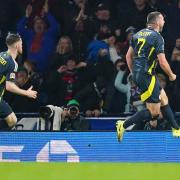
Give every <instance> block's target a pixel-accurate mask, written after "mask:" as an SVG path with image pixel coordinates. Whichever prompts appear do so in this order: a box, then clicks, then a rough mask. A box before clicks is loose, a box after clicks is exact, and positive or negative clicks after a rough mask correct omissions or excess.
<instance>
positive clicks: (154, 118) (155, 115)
mask: <svg viewBox="0 0 180 180" xmlns="http://www.w3.org/2000/svg"><path fill="white" fill-rule="evenodd" d="M151 115H152V120H157V119H158V118H159V115H160V112H158V111H157V112H153V113H152V114H151Z"/></svg>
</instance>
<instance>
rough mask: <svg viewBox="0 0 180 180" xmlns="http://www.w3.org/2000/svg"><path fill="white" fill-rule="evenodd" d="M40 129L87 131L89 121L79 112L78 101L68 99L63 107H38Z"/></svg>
mask: <svg viewBox="0 0 180 180" xmlns="http://www.w3.org/2000/svg"><path fill="white" fill-rule="evenodd" d="M39 113H40V119H41V130H50V131H65V132H67V131H88V130H89V129H90V125H89V121H88V120H86V119H85V118H84V117H83V116H82V115H80V112H79V102H78V101H77V100H75V99H71V100H70V101H68V103H67V105H65V107H58V106H54V105H47V106H42V107H40V109H39Z"/></svg>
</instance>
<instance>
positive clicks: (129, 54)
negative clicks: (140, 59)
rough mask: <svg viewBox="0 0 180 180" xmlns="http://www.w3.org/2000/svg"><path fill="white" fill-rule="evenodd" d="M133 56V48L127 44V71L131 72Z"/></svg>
mask: <svg viewBox="0 0 180 180" xmlns="http://www.w3.org/2000/svg"><path fill="white" fill-rule="evenodd" d="M133 56H134V50H133V48H132V47H131V46H129V49H128V51H127V54H126V61H127V65H128V68H129V71H130V72H131V73H132V61H133Z"/></svg>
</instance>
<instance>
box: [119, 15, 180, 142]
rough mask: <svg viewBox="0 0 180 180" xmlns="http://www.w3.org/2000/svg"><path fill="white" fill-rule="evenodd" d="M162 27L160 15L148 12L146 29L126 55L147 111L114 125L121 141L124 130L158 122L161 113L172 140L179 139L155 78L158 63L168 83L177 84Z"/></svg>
mask: <svg viewBox="0 0 180 180" xmlns="http://www.w3.org/2000/svg"><path fill="white" fill-rule="evenodd" d="M163 26H164V17H163V15H162V14H161V13H160V12H151V13H149V14H148V16H147V28H146V29H142V30H140V31H139V32H137V33H136V34H135V35H134V36H133V38H132V42H131V44H130V47H129V49H128V52H127V54H126V60H127V64H128V67H129V70H130V72H131V73H132V75H133V80H134V82H135V83H136V85H137V86H138V87H139V89H140V90H141V100H142V101H144V102H146V109H144V110H142V111H139V112H137V113H136V114H135V115H133V116H132V117H130V118H129V119H127V120H126V121H117V123H116V128H117V136H118V140H119V141H121V140H122V138H123V133H124V131H125V129H126V128H127V127H129V126H130V125H132V124H136V123H137V122H139V121H145V120H146V121H150V120H153V119H157V118H158V116H159V114H160V110H161V112H162V115H163V117H164V118H165V119H167V120H168V121H169V122H170V123H171V126H172V131H173V136H180V129H179V125H178V124H177V123H176V121H175V119H174V116H173V112H172V110H171V108H170V106H169V105H168V98H167V96H166V93H165V91H164V89H162V88H161V87H160V84H159V81H158V79H157V77H156V75H155V68H156V65H157V62H158V61H159V65H160V67H161V68H162V70H163V71H164V72H165V73H166V74H167V75H168V77H169V80H170V81H174V80H176V75H175V74H174V73H173V72H172V70H171V68H170V66H169V64H168V62H167V60H166V57H165V54H164V39H163V37H162V36H161V35H160V33H159V32H161V31H162V29H163Z"/></svg>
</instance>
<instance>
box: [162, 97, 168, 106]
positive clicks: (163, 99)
mask: <svg viewBox="0 0 180 180" xmlns="http://www.w3.org/2000/svg"><path fill="white" fill-rule="evenodd" d="M167 104H168V97H167V96H166V95H165V96H163V97H162V98H161V106H165V105H167Z"/></svg>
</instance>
